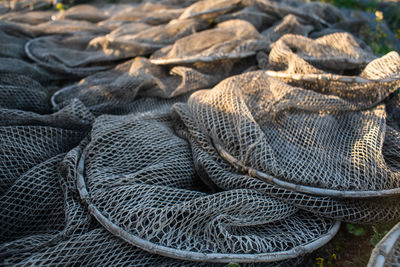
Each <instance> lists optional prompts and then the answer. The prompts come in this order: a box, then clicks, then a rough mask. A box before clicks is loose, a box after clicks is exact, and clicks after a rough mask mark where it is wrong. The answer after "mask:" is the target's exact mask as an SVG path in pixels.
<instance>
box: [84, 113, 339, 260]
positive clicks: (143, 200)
mask: <svg viewBox="0 0 400 267" xmlns="http://www.w3.org/2000/svg"><path fill="white" fill-rule="evenodd" d="M152 117H154V116H152ZM168 124H169V122H168V119H167V118H165V117H163V116H162V115H160V116H159V117H157V118H154V119H153V118H151V117H150V118H146V117H143V116H139V117H135V116H133V115H128V116H122V117H121V116H120V117H112V116H102V117H99V118H98V119H97V120H96V122H95V123H94V125H93V129H92V133H91V143H90V144H89V145H88V147H87V150H86V151H85V153H84V155H83V156H82V158H81V160H80V168H84V170H83V169H81V170H80V171H81V172H82V173H81V174H80V176H79V178H78V179H79V180H78V183H79V184H78V189H79V191H80V195H81V197H82V198H83V199H84V201H86V202H87V204H88V205H89V211H90V212H91V214H92V215H93V216H94V217H96V218H97V219H98V221H99V222H100V223H101V224H102V225H103V226H104V227H105V228H106V229H108V230H109V231H111V232H112V233H114V234H116V235H118V236H120V237H121V238H123V239H125V240H126V241H128V242H130V243H132V244H134V245H136V246H138V247H141V248H143V249H145V250H147V251H150V252H153V253H154V252H156V253H159V254H161V255H166V256H171V257H176V258H181V259H193V260H206V261H215V262H221V261H222V262H224V261H225V262H226V261H229V260H231V261H232V260H233V261H239V262H242V261H248V260H250V259H251V258H252V257H254V255H255V254H257V257H259V258H260V259H261V260H263V261H272V260H279V259H284V258H287V257H289V258H290V257H295V256H296V254H297V253H296V251H297V250H298V248H299V247H302V248H303V249H305V251H308V250H309V249H310V248H309V247H314V246H318V244H321V243H323V242H324V241H326V240H329V238H330V235H332V232H334V231H335V230H334V229H335V228H336V227H337V224H334V221H329V220H328V221H327V220H320V219H319V218H318V217H314V216H313V215H311V214H306V213H304V212H297V209H296V208H294V207H293V206H290V205H287V204H285V203H283V202H281V201H278V200H275V199H273V198H270V197H268V196H267V195H262V194H260V193H257V192H255V191H252V190H230V191H225V192H221V193H214V194H207V193H206V192H204V188H202V187H203V186H202V185H201V184H199V180H198V179H197V177H196V173H195V169H194V166H193V161H192V160H191V157H192V155H191V153H190V149H189V146H188V144H187V142H185V141H184V140H183V139H180V138H179V137H177V136H176V135H175V134H174V132H173V131H172V129H171V128H169V127H168ZM132 129H135V131H132ZM149 132H152V133H153V134H152V135H151V136H149V135H148V133H149ZM116 151H119V152H117V153H119V154H120V155H121V156H120V157H113V156H112V155H113V154H114V153H115V152H116ZM128 151H130V152H129V153H127V152H128ZM132 160H133V161H132ZM133 162H135V163H134V164H132V163H133ZM249 236H251V238H248V237H249ZM289 255H292V256H289Z"/></svg>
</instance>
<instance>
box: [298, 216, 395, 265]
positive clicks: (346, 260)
mask: <svg viewBox="0 0 400 267" xmlns="http://www.w3.org/2000/svg"><path fill="white" fill-rule="evenodd" d="M395 224H396V223H395V222H391V223H384V224H378V225H374V226H371V225H364V226H362V225H352V224H346V223H342V225H341V227H340V229H339V232H338V233H337V235H336V236H335V237H334V238H333V239H332V240H331V241H330V242H329V243H328V244H326V245H325V246H323V247H322V248H320V249H318V250H317V251H315V252H314V253H312V254H311V255H310V257H309V258H308V260H307V261H306V262H305V263H304V264H303V267H309V266H317V267H359V266H360V267H365V266H367V264H368V260H369V257H370V255H371V252H372V249H373V248H374V246H373V244H376V243H377V242H379V240H380V239H382V237H383V236H384V235H385V234H386V233H387V231H389V230H390V229H391V228H392V227H393V226H394V225H395Z"/></svg>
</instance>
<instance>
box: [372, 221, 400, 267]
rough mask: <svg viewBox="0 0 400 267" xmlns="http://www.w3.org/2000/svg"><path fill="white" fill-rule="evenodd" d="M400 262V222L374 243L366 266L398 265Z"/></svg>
mask: <svg viewBox="0 0 400 267" xmlns="http://www.w3.org/2000/svg"><path fill="white" fill-rule="evenodd" d="M399 264H400V223H398V224H397V225H395V226H394V227H393V228H392V229H391V230H390V231H389V233H387V234H386V235H385V237H384V238H383V239H382V240H381V241H380V242H379V243H378V244H377V245H376V247H375V248H374V250H373V251H372V254H371V258H370V259H369V262H368V267H369V266H371V267H375V266H376V267H378V266H398V265H399Z"/></svg>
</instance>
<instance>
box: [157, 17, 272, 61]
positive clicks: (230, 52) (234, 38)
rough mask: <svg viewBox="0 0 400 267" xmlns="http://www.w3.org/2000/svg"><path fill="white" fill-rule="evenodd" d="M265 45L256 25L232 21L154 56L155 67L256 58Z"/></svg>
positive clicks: (191, 37) (169, 47)
mask: <svg viewBox="0 0 400 267" xmlns="http://www.w3.org/2000/svg"><path fill="white" fill-rule="evenodd" d="M263 48H265V42H264V41H263V40H262V38H261V35H260V34H259V33H258V32H257V30H256V29H255V28H254V26H253V25H251V24H250V23H248V22H247V21H244V20H228V21H225V22H222V23H220V24H218V25H217V26H216V28H215V29H211V30H206V31H202V32H199V33H196V34H192V35H189V36H188V37H185V38H182V39H179V40H178V41H176V42H175V43H174V44H173V45H171V46H167V47H165V48H162V49H160V50H158V51H156V52H155V53H153V55H152V56H151V59H150V60H151V62H152V63H155V64H182V63H193V62H199V61H200V62H201V61H204V62H210V61H216V60H221V59H235V58H242V57H248V56H251V55H254V54H255V53H256V51H257V50H262V49H263Z"/></svg>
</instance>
